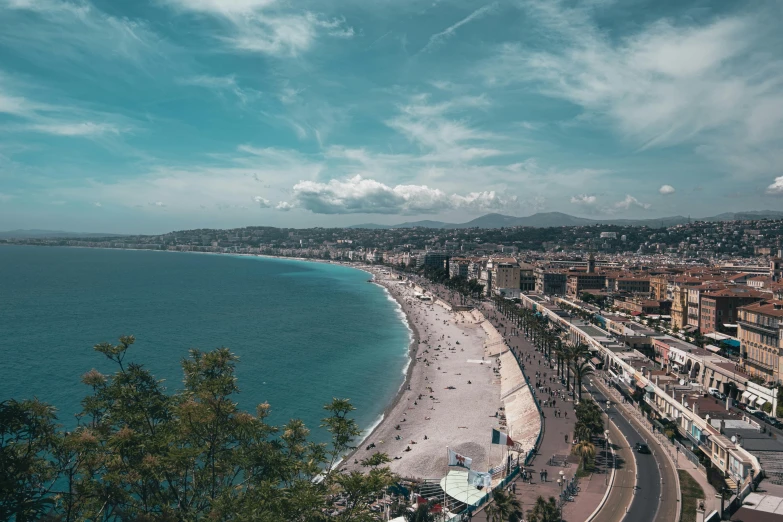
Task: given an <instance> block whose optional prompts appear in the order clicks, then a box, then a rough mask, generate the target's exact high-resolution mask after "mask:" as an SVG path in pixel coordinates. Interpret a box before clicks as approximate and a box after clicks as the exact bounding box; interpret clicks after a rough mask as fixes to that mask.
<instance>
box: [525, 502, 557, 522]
mask: <svg viewBox="0 0 783 522" xmlns="http://www.w3.org/2000/svg"><path fill="white" fill-rule="evenodd" d="M527 519H528V522H560V509H558V507H557V501H556V500H555V497H549V500H544V497H542V496H539V497H538V498H537V499H536V503H535V504H534V505H533V509H532V510H530V514H529V515H528V517H527Z"/></svg>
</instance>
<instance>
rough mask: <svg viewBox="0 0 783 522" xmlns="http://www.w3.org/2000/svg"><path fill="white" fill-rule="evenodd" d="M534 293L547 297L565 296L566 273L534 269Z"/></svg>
mask: <svg viewBox="0 0 783 522" xmlns="http://www.w3.org/2000/svg"><path fill="white" fill-rule="evenodd" d="M534 274H535V278H536V292H537V293H539V294H548V295H565V293H566V273H565V272H562V271H559V270H551V269H544V268H540V267H539V268H536V269H535V271H534Z"/></svg>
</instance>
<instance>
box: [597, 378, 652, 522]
mask: <svg viewBox="0 0 783 522" xmlns="http://www.w3.org/2000/svg"><path fill="white" fill-rule="evenodd" d="M584 386H585V388H587V390H588V391H589V392H590V393H591V394H592V395H593V397H594V398H595V400H596V401H597V402H598V404H602V405H604V406H605V405H606V397H605V396H604V394H603V392H601V390H600V389H599V388H598V387H597V386H595V385H594V384H591V383H590V382H586V383H585V384H584ZM610 400H612V399H610ZM607 413H608V414H609V417H610V418H611V419H612V422H614V423H615V425H616V426H617V427H618V428H619V429H620V432H621V433H622V434H623V436H624V437H625V439H626V441H627V442H628V445H629V446H630V447H631V450H632V451H633V454H634V457H635V458H636V475H637V482H636V494H635V495H634V497H633V501H632V502H631V508H630V509H629V510H628V515H626V520H629V521H632V522H647V521H649V522H653V521H654V520H657V519H656V517H657V515H658V507H659V505H660V498H661V474H660V471H659V470H658V463H657V462H656V457H655V456H653V455H652V454H644V453H639V452H637V451H636V450H635V449H634V446H636V443H637V442H642V443H645V444H646V443H647V441H646V439H645V438H644V437H642V435H641V434H639V432H638V431H636V428H634V427H633V426H632V425H631V423H630V422H628V420H627V419H626V418H625V417H624V416H623V414H622V412H620V411H618V410H617V409H616V408H615V406H611V407H610V408H609V409H608V410H607Z"/></svg>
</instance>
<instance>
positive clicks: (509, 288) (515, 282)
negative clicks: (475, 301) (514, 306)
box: [487, 258, 520, 297]
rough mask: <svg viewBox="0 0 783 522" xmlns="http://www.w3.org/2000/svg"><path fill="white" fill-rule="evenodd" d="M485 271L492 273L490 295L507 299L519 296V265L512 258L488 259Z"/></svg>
mask: <svg viewBox="0 0 783 522" xmlns="http://www.w3.org/2000/svg"><path fill="white" fill-rule="evenodd" d="M487 270H490V271H492V287H493V288H492V293H501V294H503V295H506V296H508V297H518V296H519V277H520V270H519V263H517V261H516V259H514V258H500V259H490V260H489V261H488V262H487Z"/></svg>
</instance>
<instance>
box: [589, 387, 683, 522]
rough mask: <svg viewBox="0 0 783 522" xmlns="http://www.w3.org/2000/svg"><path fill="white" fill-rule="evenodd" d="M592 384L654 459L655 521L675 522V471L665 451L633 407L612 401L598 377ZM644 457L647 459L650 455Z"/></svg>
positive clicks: (676, 493)
mask: <svg viewBox="0 0 783 522" xmlns="http://www.w3.org/2000/svg"><path fill="white" fill-rule="evenodd" d="M592 383H593V386H594V387H600V388H601V389H602V393H603V394H604V395H605V396H606V397H607V398H609V399H610V400H612V404H613V406H612V407H613V408H615V409H616V410H617V411H618V412H619V413H620V414H621V416H622V418H623V419H624V420H626V421H627V422H629V423H630V424H631V425H632V426H633V429H634V430H635V431H636V432H637V433H639V434H640V436H641V437H642V438H643V440H644V442H646V443H647V444H648V445H649V447H650V450H651V451H652V456H654V457H655V460H656V463H657V465H658V472H659V477H658V480H659V481H660V486H661V487H660V503H659V508H658V513H657V518H656V520H662V521H665V522H669V521H671V522H676V521H677V513H678V512H679V510H678V509H677V508H678V506H677V503H678V501H679V491H678V481H677V479H676V477H675V473H676V471H675V470H674V467H673V465H672V462H671V461H670V460H669V459H668V458H667V457H666V455H664V454H663V452H664V451H665V450H664V449H663V448H662V447H661V445H660V442H659V441H658V440H657V439H656V438H655V437H650V436H649V435H650V433H649V431H647V430H646V429H645V428H644V427H643V426H642V425H641V423H640V422H639V420H638V419H637V417H636V416H637V415H639V413H638V412H636V411H634V410H633V408H634V407H633V405H631V404H622V403H617V401H616V400H614V399H612V397H611V395H609V392H610V390H609V389H608V385H607V384H605V382H603V381H602V380H601V378H600V377H599V376H596V377H594V378H593V379H592ZM637 455H638V454H637ZM646 456H648V457H649V456H650V455H646Z"/></svg>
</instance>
